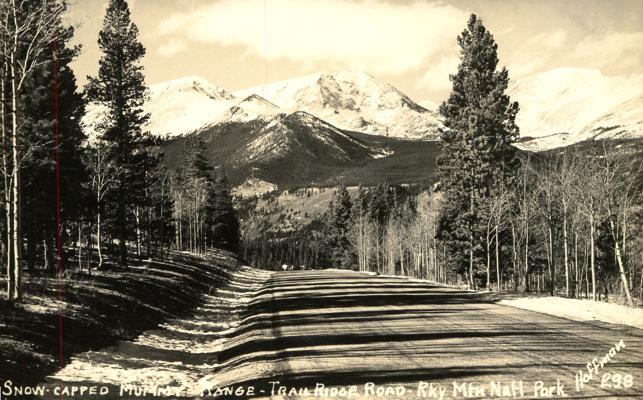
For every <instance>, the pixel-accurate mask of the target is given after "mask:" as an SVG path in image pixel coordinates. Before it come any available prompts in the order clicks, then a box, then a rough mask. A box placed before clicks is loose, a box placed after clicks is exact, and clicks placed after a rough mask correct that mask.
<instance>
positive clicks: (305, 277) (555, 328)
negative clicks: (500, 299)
mask: <svg viewBox="0 0 643 400" xmlns="http://www.w3.org/2000/svg"><path fill="white" fill-rule="evenodd" d="M244 318H246V319H245V321H244V323H243V325H242V327H241V329H239V330H238V331H237V333H236V335H234V336H233V337H231V338H230V339H229V340H228V341H227V342H226V343H225V345H224V347H223V349H222V351H221V352H220V353H219V355H218V361H219V362H220V363H221V367H220V369H219V371H218V372H217V374H216V380H214V382H216V383H217V384H218V387H219V388H221V387H226V386H228V385H229V386H228V388H229V389H232V388H233V389H235V390H239V392H237V393H238V394H239V393H242V392H243V391H247V389H248V386H251V387H253V388H254V390H255V393H254V394H255V395H260V396H264V397H267V398H269V397H270V394H271V392H272V393H273V394H281V395H284V394H285V395H289V394H290V395H291V398H320V397H322V398H324V397H333V398H344V395H349V396H350V398H402V399H411V398H494V397H500V398H502V397H504V398H549V397H551V398H560V397H570V398H643V332H642V331H641V330H638V329H635V328H629V327H623V326H615V325H608V324H597V323H591V324H589V323H579V322H573V321H569V320H566V319H561V318H556V317H552V316H548V315H544V314H540V313H536V312H530V311H525V310H520V309H516V308H512V307H506V306H500V305H496V304H493V303H491V302H485V301H483V299H482V298H481V297H480V296H476V295H475V294H471V293H467V292H462V291H458V290H454V289H449V288H444V287H438V286H434V285H431V284H427V283H422V282H414V281H408V280H403V279H397V278H386V277H378V276H371V275H366V274H358V273H354V272H348V271H302V272H294V271H293V272H280V273H275V274H274V275H272V276H271V277H270V278H269V279H268V280H266V281H265V283H264V284H263V286H262V287H261V289H260V290H259V291H258V292H257V293H256V294H255V297H254V298H253V299H252V301H251V302H250V303H249V305H248V308H247V311H246V312H245V315H244ZM621 340H622V341H623V343H622V344H621V345H617V344H618V342H619V341H621ZM612 347H614V350H613V351H612V356H610V357H609V358H610V360H609V362H607V363H606V364H604V366H603V367H602V368H601V367H600V365H599V366H598V367H597V368H596V369H593V372H592V376H591V377H590V376H589V375H588V371H589V370H588V368H587V363H588V362H591V361H592V360H593V359H594V358H597V360H596V361H599V360H600V359H601V358H603V357H604V356H605V355H606V354H609V351H610V349H611V348H612ZM592 368H593V367H592ZM581 371H582V372H583V374H582V375H581V374H579V373H580V372H581ZM606 373H609V374H610V375H605V374H606ZM577 375H578V377H579V379H581V380H582V378H583V376H584V378H585V379H586V383H579V387H578V390H577V385H576V380H577ZM630 379H631V381H630ZM601 380H605V382H603V385H601ZM276 381H279V383H278V384H277V383H275V382H276ZM322 385H323V387H322ZM626 386H627V387H626ZM214 389H216V388H213V390H214ZM315 389H317V391H315ZM280 390H281V392H280ZM210 393H211V394H214V392H210ZM380 396H381V397H380ZM233 397H234V396H233ZM236 397H239V396H236ZM282 397H287V396H282Z"/></svg>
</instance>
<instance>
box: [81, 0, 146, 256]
mask: <svg viewBox="0 0 643 400" xmlns="http://www.w3.org/2000/svg"><path fill="white" fill-rule="evenodd" d="M98 46H99V48H100V50H101V51H102V52H103V56H102V57H101V59H100V61H99V70H98V76H96V77H89V83H88V86H87V96H88V98H89V100H90V101H93V102H95V103H98V104H100V105H102V106H104V107H105V108H106V110H107V117H108V118H107V121H108V126H106V127H105V131H104V133H103V139H104V140H106V141H108V142H112V144H113V146H112V148H113V152H114V153H113V159H114V160H115V162H116V164H117V165H118V166H119V167H120V171H122V172H121V173H120V174H119V176H118V179H117V181H118V183H117V185H116V190H114V191H113V193H114V195H115V199H114V201H115V203H116V204H117V207H116V218H115V223H116V225H117V234H118V238H119V241H120V243H119V244H120V250H119V253H120V254H119V255H120V262H121V264H122V265H124V266H126V265H127V247H126V241H127V239H128V234H129V233H130V228H131V227H130V225H131V224H130V223H129V221H128V215H129V208H130V207H131V206H132V204H133V203H134V202H135V201H136V200H137V198H136V195H135V193H137V191H138V190H139V189H140V188H141V186H143V185H141V183H142V182H141V181H140V178H141V177H140V174H139V172H141V170H142V169H141V168H139V167H140V166H141V165H138V164H139V163H145V161H144V160H145V157H137V155H138V154H140V153H141V152H144V151H145V149H144V146H142V144H143V143H144V142H145V140H144V135H143V126H144V125H145V123H146V122H147V120H148V118H149V115H148V114H146V113H145V112H144V111H143V104H144V102H145V98H146V95H147V88H146V86H145V82H144V75H143V66H142V64H141V61H142V59H143V56H144V55H145V48H144V47H143V45H142V44H141V43H140V42H139V39H138V28H137V27H136V25H135V24H134V23H133V22H132V20H131V15H130V10H129V7H128V5H127V1H125V0H110V2H109V5H108V7H107V12H106V14H105V19H104V20H103V28H102V30H101V31H100V33H99V38H98ZM142 160H143V161H142Z"/></svg>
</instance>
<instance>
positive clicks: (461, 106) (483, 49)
mask: <svg viewBox="0 0 643 400" xmlns="http://www.w3.org/2000/svg"><path fill="white" fill-rule="evenodd" d="M458 44H459V45H460V65H459V66H458V71H457V72H456V73H455V74H454V75H451V76H450V79H451V82H452V83H453V89H452V91H451V94H450V96H449V98H448V100H447V101H446V102H445V103H443V104H442V105H441V106H440V113H441V115H442V116H443V117H444V125H445V129H444V132H443V134H442V140H443V148H442V154H441V155H440V157H439V159H438V165H439V174H440V180H441V185H442V187H443V190H444V191H445V202H444V208H443V210H442V215H441V221H440V232H439V235H440V236H441V238H442V239H443V240H444V241H445V243H446V245H447V247H448V249H449V250H450V253H451V254H452V267H454V268H455V269H456V270H457V271H459V272H465V274H466V275H467V276H468V280H469V283H470V285H471V286H473V287H475V286H476V285H477V281H476V277H477V275H478V270H479V269H481V268H480V267H482V265H483V262H482V260H481V257H480V251H481V250H482V248H483V246H482V243H483V233H482V232H483V223H482V221H483V220H484V218H483V216H482V215H481V212H482V209H483V207H482V206H481V205H483V204H485V203H486V202H485V199H486V198H488V197H489V196H490V195H491V193H492V191H493V188H494V186H495V185H502V184H506V183H505V181H506V178H507V177H508V176H510V175H511V173H512V171H513V170H514V169H515V167H516V161H515V160H516V158H515V154H514V148H513V147H512V146H511V143H513V142H514V141H515V140H516V138H517V136H518V128H517V126H516V124H515V117H516V113H517V112H518V104H517V103H512V102H510V99H509V96H507V95H506V94H505V91H506V89H507V86H508V84H509V76H508V72H507V70H506V69H505V68H502V69H501V70H500V71H496V67H497V65H498V55H497V48H498V46H497V44H496V43H495V41H494V38H493V36H492V35H491V33H490V32H489V31H488V30H487V29H486V28H485V27H484V25H483V24H482V20H481V19H480V18H478V17H477V16H476V15H471V17H470V18H469V21H468V24H467V28H466V29H465V30H464V31H463V32H462V33H461V34H460V36H458ZM465 254H466V255H465ZM467 264H468V265H467Z"/></svg>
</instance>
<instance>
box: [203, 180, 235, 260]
mask: <svg viewBox="0 0 643 400" xmlns="http://www.w3.org/2000/svg"><path fill="white" fill-rule="evenodd" d="M206 215H207V216H206V224H207V226H208V230H209V235H210V238H211V239H210V244H211V245H212V246H213V247H216V248H221V249H224V250H228V251H232V252H237V251H239V246H240V240H241V239H240V237H241V234H240V230H239V219H238V218H237V212H236V211H235V209H234V205H233V202H232V196H231V195H230V187H229V184H228V180H227V178H226V175H225V171H224V170H223V168H221V167H219V168H217V169H216V171H215V174H214V179H213V182H212V185H211V189H210V193H209V195H208V204H207V208H206Z"/></svg>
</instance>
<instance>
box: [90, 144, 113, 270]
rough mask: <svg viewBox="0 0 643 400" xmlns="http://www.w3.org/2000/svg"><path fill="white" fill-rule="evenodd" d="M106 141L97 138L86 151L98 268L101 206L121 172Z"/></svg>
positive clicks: (101, 260)
mask: <svg viewBox="0 0 643 400" xmlns="http://www.w3.org/2000/svg"><path fill="white" fill-rule="evenodd" d="M110 154H111V152H110V149H109V146H108V144H107V143H105V142H104V141H102V140H100V139H99V140H98V141H97V143H96V144H94V145H93V146H92V147H91V148H90V149H89V151H88V162H87V165H88V167H89V173H90V179H91V185H92V190H93V192H94V200H95V201H96V248H97V251H98V268H101V267H102V265H103V253H102V229H101V228H102V220H101V216H102V206H103V202H104V200H105V197H106V196H107V194H108V193H109V191H110V190H111V189H112V188H113V186H114V185H115V184H116V177H117V176H118V174H120V173H121V171H120V167H118V166H117V165H116V163H115V162H114V161H113V160H112V159H111V158H110Z"/></svg>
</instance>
